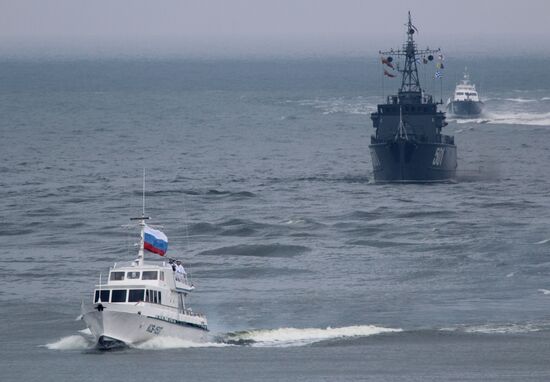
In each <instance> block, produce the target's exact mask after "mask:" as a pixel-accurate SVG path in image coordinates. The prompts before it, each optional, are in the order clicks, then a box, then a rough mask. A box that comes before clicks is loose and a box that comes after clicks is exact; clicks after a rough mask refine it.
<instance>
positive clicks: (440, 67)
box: [435, 62, 445, 69]
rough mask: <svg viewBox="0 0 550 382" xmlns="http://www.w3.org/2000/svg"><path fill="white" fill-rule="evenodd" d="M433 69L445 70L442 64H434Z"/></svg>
mask: <svg viewBox="0 0 550 382" xmlns="http://www.w3.org/2000/svg"><path fill="white" fill-rule="evenodd" d="M435 67H436V68H437V69H445V66H444V65H443V63H442V62H438V63H437V64H435Z"/></svg>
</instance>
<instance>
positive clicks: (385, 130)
mask: <svg viewBox="0 0 550 382" xmlns="http://www.w3.org/2000/svg"><path fill="white" fill-rule="evenodd" d="M406 26H407V41H406V42H405V44H404V45H403V48H402V49H399V50H397V51H394V50H393V49H392V50H391V51H389V52H380V54H381V55H383V56H386V57H387V58H386V59H383V62H388V61H389V62H390V63H391V62H392V61H394V57H395V58H398V59H401V60H402V59H404V63H403V66H402V67H401V68H400V66H399V64H398V65H397V68H396V69H397V70H398V71H399V72H400V73H401V74H402V80H401V87H400V89H399V91H398V93H397V95H390V96H388V97H387V100H386V103H384V104H380V105H378V108H377V111H376V112H374V113H372V114H371V119H372V123H373V127H374V128H375V129H376V133H375V134H374V135H372V136H371V144H370V145H369V149H370V153H371V157H372V165H373V172H374V180H375V181H376V182H377V183H378V182H403V183H405V182H420V183H422V182H448V181H453V180H454V178H455V175H456V167H457V162H456V145H455V144H454V137H452V136H449V135H444V134H442V133H441V130H442V129H443V127H445V126H447V122H445V113H443V112H440V111H438V110H437V105H438V104H441V102H434V100H433V97H432V96H431V95H429V94H426V93H425V92H424V90H423V89H422V88H421V87H420V81H419V78H418V68H417V64H418V63H420V62H421V60H422V61H423V62H424V63H426V62H430V61H433V60H434V54H439V53H440V50H439V49H438V50H430V49H425V50H419V49H417V46H416V43H415V42H414V38H413V35H414V33H415V31H417V29H416V27H415V26H414V25H413V24H412V21H411V14H410V12H409V21H408V23H407V24H406ZM384 60H386V61H384ZM391 66H392V67H393V64H392V65H391ZM385 74H386V75H387V74H388V73H387V72H385Z"/></svg>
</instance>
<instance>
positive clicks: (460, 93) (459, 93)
mask: <svg viewBox="0 0 550 382" xmlns="http://www.w3.org/2000/svg"><path fill="white" fill-rule="evenodd" d="M456 95H464V93H462V92H458V93H456Z"/></svg>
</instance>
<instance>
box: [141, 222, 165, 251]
mask: <svg viewBox="0 0 550 382" xmlns="http://www.w3.org/2000/svg"><path fill="white" fill-rule="evenodd" d="M143 248H144V249H146V250H148V251H150V252H153V253H156V254H158V255H161V256H164V254H165V253H166V251H167V250H168V238H167V237H166V235H165V234H164V233H163V232H161V231H159V230H156V229H153V228H151V227H149V226H147V225H146V226H145V228H144V229H143Z"/></svg>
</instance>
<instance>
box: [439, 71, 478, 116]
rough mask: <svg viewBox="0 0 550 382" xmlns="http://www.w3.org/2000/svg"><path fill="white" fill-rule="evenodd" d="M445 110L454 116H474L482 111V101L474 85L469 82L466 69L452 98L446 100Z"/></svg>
mask: <svg viewBox="0 0 550 382" xmlns="http://www.w3.org/2000/svg"><path fill="white" fill-rule="evenodd" d="M447 111H448V112H449V114H450V115H451V116H454V117H467V118H471V117H476V116H479V115H480V114H481V113H482V112H483V102H481V100H480V98H479V94H478V92H477V90H476V86H475V85H474V84H472V83H471V81H470V75H469V74H468V71H467V69H466V70H465V71H464V78H463V79H462V81H461V82H460V83H459V84H457V85H456V88H455V92H454V96H453V99H452V100H451V99H449V100H448V102H447Z"/></svg>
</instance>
